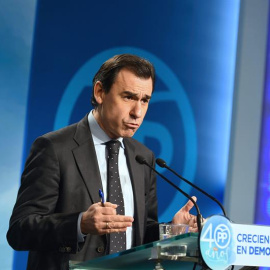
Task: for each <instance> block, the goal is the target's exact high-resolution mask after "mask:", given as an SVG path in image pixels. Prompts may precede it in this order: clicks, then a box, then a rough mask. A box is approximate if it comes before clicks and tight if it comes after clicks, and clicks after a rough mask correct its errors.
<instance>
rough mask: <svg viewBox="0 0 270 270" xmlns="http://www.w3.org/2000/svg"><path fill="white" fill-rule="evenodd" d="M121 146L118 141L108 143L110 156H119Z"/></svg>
mask: <svg viewBox="0 0 270 270" xmlns="http://www.w3.org/2000/svg"><path fill="white" fill-rule="evenodd" d="M120 145H121V143H120V142H119V141H117V140H112V141H108V142H106V147H107V150H108V153H109V155H114V154H116V155H118V153H119V148H120Z"/></svg>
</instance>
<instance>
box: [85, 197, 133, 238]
mask: <svg viewBox="0 0 270 270" xmlns="http://www.w3.org/2000/svg"><path fill="white" fill-rule="evenodd" d="M116 208H117V205H116V204H112V203H110V202H106V203H104V206H102V204H101V203H95V204H92V205H91V206H90V207H89V208H88V209H87V211H85V212H84V213H83V214H82V219H81V232H82V233H83V234H98V235H102V234H107V233H114V232H125V231H126V230H127V227H131V226H132V222H133V221H134V219H133V217H129V216H123V215H117V214H116Z"/></svg>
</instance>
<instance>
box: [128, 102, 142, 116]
mask: <svg viewBox="0 0 270 270" xmlns="http://www.w3.org/2000/svg"><path fill="white" fill-rule="evenodd" d="M133 105H134V106H133V107H132V109H131V111H130V115H131V116H132V117H134V118H135V119H136V118H140V117H141V116H142V105H141V102H140V101H137V102H135V103H134V104H133Z"/></svg>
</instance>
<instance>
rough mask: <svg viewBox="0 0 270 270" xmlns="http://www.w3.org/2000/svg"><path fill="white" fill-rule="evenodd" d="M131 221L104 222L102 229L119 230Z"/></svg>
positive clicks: (129, 225) (129, 224) (130, 224)
mask: <svg viewBox="0 0 270 270" xmlns="http://www.w3.org/2000/svg"><path fill="white" fill-rule="evenodd" d="M131 226H132V222H106V224H105V226H104V227H103V229H111V230H119V229H124V228H127V227H131Z"/></svg>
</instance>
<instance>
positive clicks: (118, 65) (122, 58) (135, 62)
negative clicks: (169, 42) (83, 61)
mask: <svg viewBox="0 0 270 270" xmlns="http://www.w3.org/2000/svg"><path fill="white" fill-rule="evenodd" d="M122 69H127V70H129V71H131V72H132V73H134V75H136V76H138V77H139V78H144V79H149V78H151V79H152V82H153V91H154V85H155V69H154V66H153V65H152V64H151V63H150V62H149V61H148V60H146V59H144V58H141V57H139V56H136V55H132V54H119V55H115V56H114V57H112V58H110V59H109V60H107V61H106V62H105V63H103V64H102V66H101V67H100V69H99V70H98V72H97V73H96V75H95V77H94V78H93V92H92V98H91V103H92V105H93V107H94V108H96V107H97V106H98V103H97V101H96V99H95V96H94V87H95V84H96V83H97V82H98V81H100V82H101V83H102V87H103V90H104V91H105V93H108V92H109V91H110V89H111V87H112V85H113V83H114V82H115V79H116V77H117V75H118V73H119V72H120V70H122Z"/></svg>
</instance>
